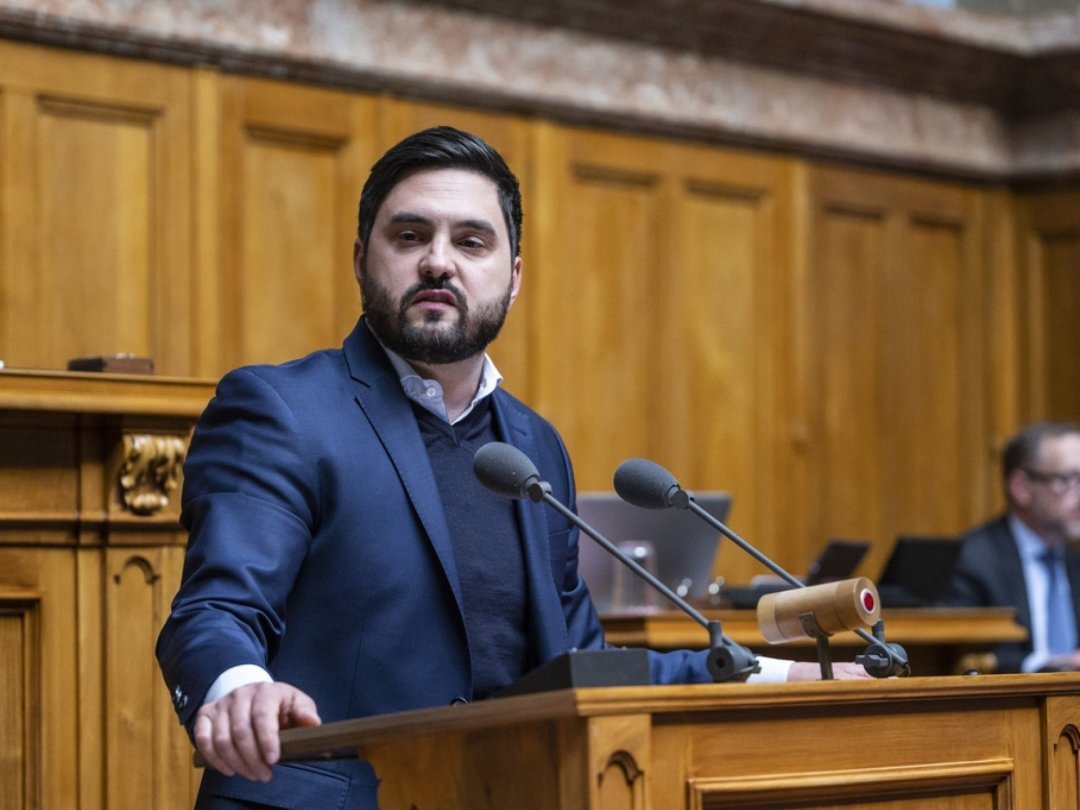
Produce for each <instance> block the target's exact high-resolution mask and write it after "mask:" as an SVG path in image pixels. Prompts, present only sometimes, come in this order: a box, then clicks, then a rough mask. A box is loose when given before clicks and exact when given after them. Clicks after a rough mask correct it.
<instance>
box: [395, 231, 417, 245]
mask: <svg viewBox="0 0 1080 810" xmlns="http://www.w3.org/2000/svg"><path fill="white" fill-rule="evenodd" d="M397 238H398V241H399V242H419V241H420V234H418V233H417V232H416V231H401V232H400V233H398V236H397Z"/></svg>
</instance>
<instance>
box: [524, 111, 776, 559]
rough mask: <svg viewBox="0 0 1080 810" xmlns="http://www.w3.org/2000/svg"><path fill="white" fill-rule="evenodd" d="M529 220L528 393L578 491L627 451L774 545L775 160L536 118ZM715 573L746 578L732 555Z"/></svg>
mask: <svg viewBox="0 0 1080 810" xmlns="http://www.w3.org/2000/svg"><path fill="white" fill-rule="evenodd" d="M535 173H536V176H538V177H542V178H543V183H542V189H541V197H540V201H539V202H540V204H539V206H538V208H537V209H536V210H534V212H533V213H532V215H531V221H532V223H533V229H534V230H533V232H534V233H538V235H539V236H538V241H539V242H540V245H541V248H542V255H541V258H540V262H539V263H540V270H539V276H540V278H539V280H538V281H536V283H535V286H534V288H533V292H534V294H535V292H539V293H540V295H539V298H540V305H539V308H538V310H537V319H536V322H535V325H534V329H533V334H534V335H535V337H536V341H535V345H536V347H537V351H536V362H535V363H534V366H533V367H534V369H535V371H536V380H537V383H536V384H537V389H536V400H537V402H538V404H539V406H540V409H541V410H542V412H544V413H545V414H546V415H548V416H550V417H551V419H552V420H553V421H554V423H555V425H556V426H557V427H558V428H559V429H560V430H561V431H562V432H563V434H564V436H565V438H566V441H567V444H568V446H569V449H570V452H571V455H572V457H573V459H574V462H575V467H576V472H577V478H578V484H579V488H581V489H583V490H588V489H594V490H597V489H599V490H610V489H611V488H612V475H613V473H614V471H615V469H616V468H617V467H618V465H619V464H620V463H621V462H622V461H623V460H625V459H626V458H628V457H632V456H644V457H647V458H651V459H653V460H655V461H657V462H659V463H661V464H663V465H664V466H666V467H668V469H670V470H671V471H672V472H673V473H674V474H675V475H676V477H678V478H679V479H680V480H681V481H682V482H683V484H684V486H686V487H687V488H691V489H697V490H704V489H719V490H727V491H730V492H731V493H732V494H733V496H734V511H733V522H734V523H737V526H738V530H739V531H740V533H743V534H745V535H747V536H748V539H752V540H753V541H756V542H757V543H758V544H759V545H762V546H763V547H765V548H766V549H768V550H769V551H776V550H777V549H776V548H775V544H776V537H775V529H774V526H775V523H774V520H773V515H774V514H776V513H778V512H780V511H782V510H780V509H779V508H778V507H777V504H776V502H775V498H774V493H775V492H776V491H777V490H778V489H779V488H780V485H779V483H778V481H777V474H778V468H779V466H780V464H779V459H780V458H781V457H782V456H783V454H784V453H786V452H790V446H789V445H788V443H787V432H786V431H785V430H784V429H783V427H782V425H783V422H784V420H783V412H784V410H785V408H786V406H785V404H784V394H783V383H782V378H783V377H784V374H782V369H783V367H784V364H785V363H786V362H787V358H788V346H789V334H790V332H789V330H790V317H789V313H788V312H787V310H788V299H787V298H786V296H785V293H784V282H783V280H782V279H783V278H784V276H785V274H786V273H788V272H789V271H790V256H789V248H790V244H791V240H790V238H789V237H788V236H787V233H785V231H786V230H787V229H789V228H790V224H789V219H790V215H789V213H788V211H789V208H790V187H789V185H790V178H789V171H788V169H787V168H786V166H785V164H784V162H783V161H780V160H778V159H771V158H762V157H753V156H748V155H738V154H735V153H732V152H728V151H725V150H719V149H707V148H703V147H696V146H690V145H685V144H679V143H676V142H670V141H664V140H659V139H649V138H636V137H629V136H619V135H611V134H604V133H597V132H590V131H585V130H577V129H563V128H556V127H549V126H544V127H542V128H541V131H540V139H539V146H538V150H537V168H536V170H535ZM722 554H723V559H724V573H725V575H726V576H728V577H729V578H735V579H741V578H743V577H745V576H748V575H749V574H750V573H759V572H760V568H757V567H756V564H755V563H753V562H752V561H751V560H749V559H748V558H745V557H744V556H743V555H742V553H741V552H739V551H737V550H736V551H728V552H726V553H724V552H722Z"/></svg>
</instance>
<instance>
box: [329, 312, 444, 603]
mask: <svg viewBox="0 0 1080 810" xmlns="http://www.w3.org/2000/svg"><path fill="white" fill-rule="evenodd" d="M344 349H345V357H346V360H347V362H348V364H349V370H350V373H351V375H352V377H353V379H354V380H355V381H356V382H357V385H356V386H355V398H356V402H357V404H358V405H359V406H360V409H361V411H363V414H364V416H365V417H367V420H368V421H369V422H370V423H371V427H372V429H373V430H374V431H375V434H376V435H377V436H378V437H379V441H380V442H381V443H382V445H383V447H384V448H385V450H386V454H387V455H388V456H389V457H390V461H391V463H392V464H393V465H394V468H395V469H396V470H397V474H398V477H399V478H400V479H401V484H402V486H403V487H404V488H405V493H406V495H407V496H408V498H409V500H410V501H411V502H412V505H413V508H414V509H415V510H416V514H417V516H418V517H419V518H420V523H421V524H422V525H423V527H424V531H425V532H426V533H427V536H428V539H429V540H430V542H431V545H432V546H433V548H434V549H435V554H436V556H437V557H438V559H439V562H440V563H441V564H442V568H443V571H444V572H445V574H446V579H447V582H448V583H449V585H450V590H451V591H453V594H454V599H455V601H456V602H457V606H458V610H459V611H462V604H463V603H462V598H461V583H460V581H459V579H458V571H457V565H456V563H455V562H454V552H453V545H452V543H451V540H450V529H449V527H448V526H447V524H446V515H445V513H444V512H443V506H442V501H441V500H440V498H439V487H438V483H437V482H436V481H435V475H434V473H433V472H432V470H431V462H430V460H429V458H428V453H427V448H426V447H424V440H423V438H422V437H421V436H420V428H419V427H418V426H417V424H416V416H415V414H413V411H412V406H411V405H410V404H409V400H408V398H407V397H406V396H405V392H404V391H403V390H402V388H401V381H400V380H399V379H398V378H397V375H396V374H395V372H394V369H393V367H392V366H391V365H390V361H389V359H388V358H387V357H386V354H385V352H383V350H382V347H381V346H379V344H378V342H377V341H376V340H375V338H374V337H373V336H372V334H371V332H370V331H369V330H368V328H367V326H366V324H365V323H364V320H363V319H361V320H360V322H359V323H358V324H357V326H356V329H354V330H353V333H352V334H351V335H349V337H348V338H347V339H346V341H345V347H344Z"/></svg>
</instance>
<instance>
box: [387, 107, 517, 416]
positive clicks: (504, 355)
mask: <svg viewBox="0 0 1080 810" xmlns="http://www.w3.org/2000/svg"><path fill="white" fill-rule="evenodd" d="M379 120H380V122H381V123H382V133H381V138H380V141H379V153H380V154H381V153H382V152H383V151H385V150H386V149H389V148H390V147H391V146H393V145H394V144H395V143H397V142H398V141H400V140H401V139H403V138H405V137H406V136H408V135H411V134H412V133H414V132H419V131H420V130H422V129H426V128H428V127H436V126H443V125H446V126H452V127H457V128H458V129H462V130H465V131H466V132H472V133H473V134H475V135H478V136H480V137H481V138H483V139H484V140H486V141H487V142H488V143H490V144H491V145H492V146H493V147H495V149H497V150H498V152H499V154H501V155H502V156H503V158H504V159H505V160H506V163H507V165H509V166H510V170H511V171H512V172H513V173H514V175H515V176H516V177H517V179H518V184H519V185H520V186H521V194H522V198H523V200H524V202H523V207H524V211H525V222H524V226H523V229H522V230H523V233H522V242H521V251H522V259H523V265H524V271H523V275H522V292H521V295H520V297H519V298H518V299H517V301H515V302H514V306H513V308H512V309H511V311H510V314H509V315H508V316H507V319H506V324H505V326H504V327H503V330H502V332H501V333H500V334H499V338H498V340H496V341H495V342H494V343H493V344H492V346H491V349H490V353H491V357H492V359H493V360H494V361H495V365H496V366H497V367H498V369H499V372H500V373H501V374H502V375H503V385H504V386H505V387H506V389H507V390H508V391H510V392H512V393H513V394H515V395H516V396H518V397H520V398H522V399H524V400H526V401H530V400H531V388H530V383H531V381H532V375H531V373H530V359H531V352H532V351H533V347H532V346H531V345H530V342H529V335H530V323H531V321H532V319H533V318H534V317H535V315H534V306H535V303H536V296H535V293H534V292H533V289H534V286H535V285H534V276H533V269H534V257H535V256H536V255H537V251H536V249H535V247H536V245H535V241H534V233H533V231H532V223H531V219H530V217H531V212H532V210H533V207H534V202H533V200H534V199H535V198H536V192H537V189H536V184H537V182H538V180H537V178H535V177H534V176H533V174H532V168H533V164H532V161H531V156H532V152H531V129H530V127H529V124H528V122H526V121H525V119H523V118H520V117H518V116H515V115H510V114H505V113H492V112H485V111H482V110H471V109H464V108H461V107H450V106H447V105H444V104H434V103H424V102H419V101H405V100H400V99H393V98H387V99H384V100H383V101H382V107H381V114H380V115H379Z"/></svg>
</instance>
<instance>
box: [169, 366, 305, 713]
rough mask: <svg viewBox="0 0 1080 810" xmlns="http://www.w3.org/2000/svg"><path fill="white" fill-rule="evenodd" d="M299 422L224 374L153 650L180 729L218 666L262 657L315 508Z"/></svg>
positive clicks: (201, 432)
mask: <svg viewBox="0 0 1080 810" xmlns="http://www.w3.org/2000/svg"><path fill="white" fill-rule="evenodd" d="M304 446H305V442H304V437H303V436H301V435H299V431H298V428H297V420H296V419H295V417H294V415H293V414H292V413H291V412H290V411H289V409H288V407H287V406H286V405H285V403H284V402H283V400H282V399H281V398H280V397H279V396H278V395H277V393H276V392H275V391H274V390H273V389H272V387H271V386H270V385H269V384H268V383H267V382H265V381H264V380H263V379H262V378H261V377H260V376H258V374H257V373H256V372H255V371H253V370H240V371H237V372H232V373H231V374H229V375H227V376H226V377H225V378H224V379H223V380H222V381H221V383H220V384H219V386H218V390H217V393H216V395H215V397H214V399H213V400H212V401H211V403H210V405H209V406H208V407H207V409H206V411H205V413H204V414H203V416H202V417H201V419H200V420H199V423H198V425H197V427H196V430H195V434H194V437H193V439H192V443H191V447H190V450H189V453H188V458H187V461H186V462H185V465H184V477H185V481H184V492H183V501H182V512H181V523H182V524H183V525H184V527H185V528H186V529H187V530H188V532H189V539H188V551H187V556H186V558H185V563H184V571H183V576H182V579H181V585H180V589H179V591H178V593H177V595H176V597H175V599H174V601H173V605H172V613H171V615H170V617H169V619H168V620H167V621H166V623H165V626H164V628H163V629H162V632H161V634H160V636H159V638H158V644H157V655H158V660H159V663H160V665H161V669H162V673H163V675H164V677H165V681H166V684H167V685H168V687H169V690H170V692H171V693H172V697H173V703H174V706H175V708H176V710H177V712H178V714H179V715H180V720H181V722H182V723H183V724H184V725H188V724H189V722H190V720H191V719H192V717H193V715H194V713H195V711H196V710H197V709H198V707H199V705H201V703H202V702H203V698H204V696H205V694H206V692H207V689H208V688H209V687H210V684H211V683H212V682H213V681H214V679H215V678H217V677H218V676H219V675H220V674H221V673H222V672H224V671H225V670H226V669H229V668H230V667H233V666H238V665H241V664H255V665H257V666H260V667H263V668H264V669H269V668H270V662H271V661H272V659H273V657H274V652H275V649H276V647H277V644H278V643H279V641H280V639H281V636H282V633H283V632H284V629H285V618H286V616H285V612H286V611H285V608H286V599H287V596H288V593H289V591H290V588H291V586H292V583H293V581H294V580H295V578H296V574H297V571H298V570H299V568H300V566H301V564H302V562H303V560H304V557H305V555H306V553H307V551H308V548H309V546H310V543H311V537H312V531H311V527H312V525H313V523H314V521H315V519H316V515H317V497H316V493H315V492H314V491H313V490H312V486H314V484H313V483H312V482H313V481H316V480H317V477H316V475H314V474H313V470H312V464H311V462H310V461H309V460H308V459H306V458H305V457H304V454H303V448H304Z"/></svg>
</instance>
